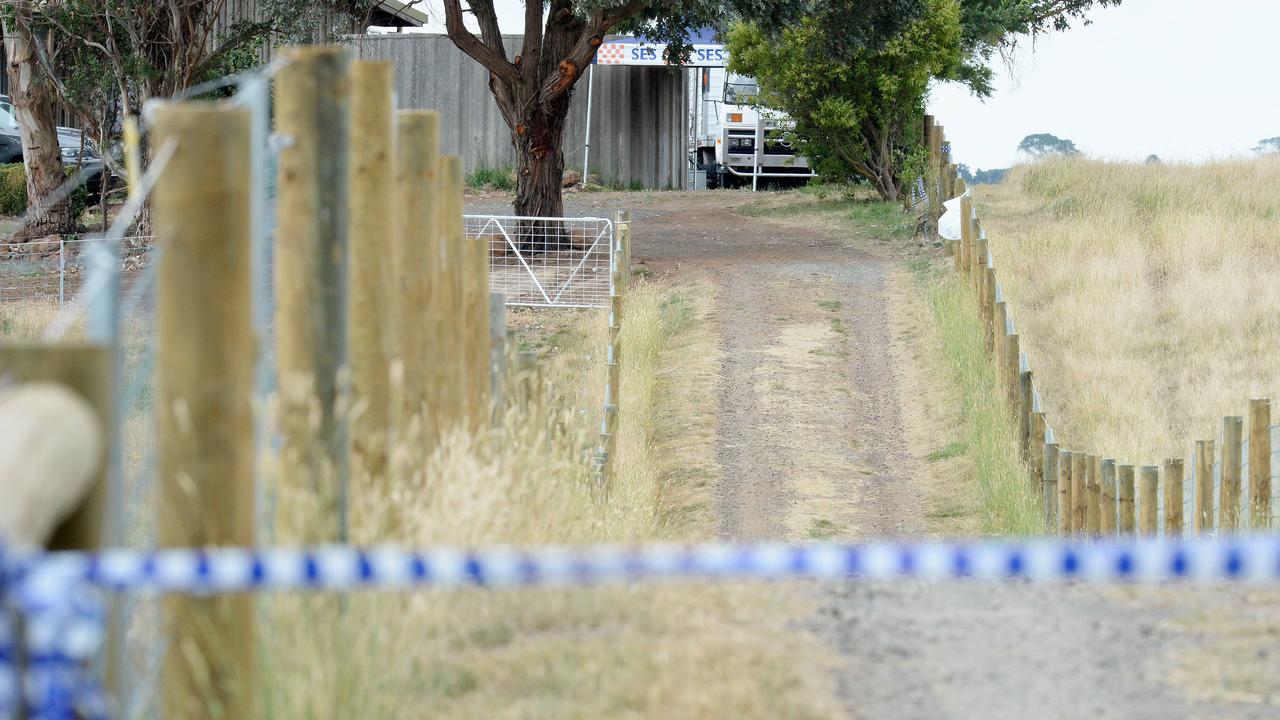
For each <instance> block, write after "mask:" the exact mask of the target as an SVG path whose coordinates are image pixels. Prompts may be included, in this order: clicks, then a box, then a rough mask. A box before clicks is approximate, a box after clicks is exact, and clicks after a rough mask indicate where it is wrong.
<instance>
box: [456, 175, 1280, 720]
mask: <svg viewBox="0 0 1280 720" xmlns="http://www.w3.org/2000/svg"><path fill="white" fill-rule="evenodd" d="M749 200H751V198H750V196H749V195H748V194H745V193H733V192H714V193H697V194H693V193H660V194H653V193H646V194H591V195H572V196H569V198H568V199H567V203H566V204H567V209H568V212H569V213H571V214H601V213H608V214H610V215H611V214H612V211H611V210H610V209H609V208H614V207H631V208H632V209H633V214H634V217H635V218H636V220H637V221H638V222H637V223H636V226H635V231H634V251H635V255H636V258H637V260H638V261H639V264H640V266H641V267H647V268H649V269H650V270H651V271H654V272H659V273H663V272H665V273H673V274H680V273H690V274H693V275H697V276H701V277H707V278H710V279H711V281H712V282H713V283H714V284H715V285H716V288H717V297H718V308H717V312H716V318H717V323H718V332H719V335H720V343H721V350H722V352H723V358H724V361H723V367H722V371H721V378H722V379H721V385H720V388H719V404H720V410H719V418H718V432H719V443H718V447H719V453H718V457H717V460H718V462H719V465H720V467H721V474H722V480H721V483H720V486H719V487H718V488H717V491H716V505H717V507H716V509H717V511H718V513H719V518H720V530H721V535H722V536H723V537H725V538H727V539H749V540H761V539H804V538H807V537H820V536H821V537H825V536H838V537H845V538H854V539H857V538H869V537H882V536H898V537H920V536H921V535H923V533H924V527H925V523H924V519H923V515H924V507H925V504H926V501H927V497H926V496H927V494H928V492H929V489H928V488H927V487H922V486H921V485H920V484H919V482H918V481H915V480H913V478H917V477H918V476H919V473H920V471H921V468H920V467H919V466H918V464H916V463H917V461H916V460H914V459H913V458H916V457H920V453H918V452H912V451H911V449H910V448H908V447H907V446H906V443H907V440H906V437H907V435H908V434H907V433H906V432H905V431H904V428H903V422H904V420H903V413H902V411H901V408H902V407H903V402H904V399H909V398H904V396H905V395H907V394H909V393H911V392H915V391H916V389H914V388H909V387H904V386H903V383H902V381H901V378H900V372H899V369H900V367H901V365H902V363H910V362H913V360H912V359H911V357H910V356H909V354H907V353H903V352H902V351H901V350H900V349H896V346H895V343H894V342H893V332H894V328H893V327H892V324H891V320H890V313H889V312H888V308H887V302H888V300H887V297H886V294H887V293H886V284H887V283H888V282H889V279H890V276H891V273H893V271H894V270H895V268H897V267H899V263H900V261H899V257H898V256H896V255H895V254H894V252H893V251H891V250H888V249H886V245H885V244H884V243H881V242H876V241H874V240H873V239H872V240H866V241H856V240H851V241H843V242H842V241H838V240H836V239H834V238H831V237H829V236H827V235H825V234H823V233H821V232H817V231H814V230H812V229H804V228H803V227H798V226H796V225H794V224H788V225H785V226H784V225H780V224H775V223H771V222H768V221H766V220H762V219H759V218H753V217H747V216H744V215H741V214H738V213H736V212H734V211H733V208H734V207H735V206H740V205H742V204H744V203H746V202H748V201H749ZM499 202H500V200H494V199H492V198H480V199H477V200H475V201H473V203H472V204H471V205H469V206H468V212H495V213H496V212H502V211H503V210H502V208H501V205H499V204H498V203H499ZM837 303H838V305H837ZM813 587H814V589H813V592H815V593H817V594H818V597H817V605H818V606H819V608H820V610H819V611H818V613H817V614H816V616H815V617H813V618H811V619H810V620H809V621H807V622H806V623H805V624H804V625H805V629H806V630H808V631H811V632H814V633H816V634H817V635H818V636H819V637H821V638H822V640H823V641H824V642H826V643H827V644H829V646H830V647H832V648H833V649H835V650H836V651H837V652H838V654H839V656H840V657H841V659H842V660H843V662H842V664H841V667H840V668H839V669H838V670H837V671H836V672H835V677H834V678H833V682H834V684H835V686H836V688H837V692H838V694H839V697H840V698H841V700H842V701H843V703H844V705H845V707H846V709H847V711H848V714H849V716H851V717H865V718H1079V717H1094V718H1166V717H1205V718H1254V717H1257V718H1262V717H1280V708H1277V707H1275V706H1274V705H1272V704H1271V703H1277V704H1280V696H1278V695H1276V694H1267V693H1266V692H1254V691H1240V692H1237V691H1235V690H1233V689H1232V688H1231V687H1230V686H1231V682H1229V681H1228V680H1225V679H1222V680H1219V681H1218V682H1216V683H1214V682H1211V683H1209V684H1208V685H1206V684H1204V683H1202V682H1196V683H1189V682H1188V681H1189V680H1191V679H1193V678H1198V677H1200V676H1201V675H1204V674H1207V673H1198V672H1196V662H1195V660H1196V659H1197V658H1201V657H1206V658H1212V657H1214V652H1216V651H1218V650H1219V649H1220V648H1221V647H1223V643H1224V642H1226V641H1227V640H1231V641H1232V642H1234V640H1235V639H1233V638H1231V637H1230V635H1229V633H1227V634H1226V635H1224V633H1225V632H1226V631H1224V630H1223V629H1222V627H1221V626H1220V625H1215V624H1214V622H1212V621H1209V620H1206V618H1218V617H1222V616H1224V615H1231V614H1232V613H1235V612H1236V608H1241V612H1242V613H1251V614H1252V615H1253V616H1255V619H1256V622H1255V624H1254V625H1252V626H1248V627H1262V628H1264V629H1265V633H1264V634H1263V635H1262V636H1261V637H1259V638H1252V640H1253V641H1252V642H1249V643H1245V644H1244V645H1243V646H1242V648H1244V649H1241V650H1240V651H1239V652H1240V653H1247V654H1246V655H1245V656H1243V657H1238V659H1237V660H1236V661H1237V662H1240V663H1245V664H1249V663H1253V664H1257V665H1258V666H1259V667H1262V668H1265V670H1266V671H1267V672H1270V673H1271V675H1274V674H1275V673H1276V672H1277V671H1280V667H1278V666H1277V658H1280V627H1278V626H1280V623H1278V622H1276V621H1275V620H1274V618H1272V619H1270V620H1268V619H1266V618H1269V617H1271V615H1270V608H1271V607H1275V601H1276V599H1277V598H1276V595H1275V594H1274V593H1268V594H1262V595H1260V594H1258V593H1256V592H1255V593H1246V592H1245V591H1244V590H1241V589H1239V588H1233V589H1230V590H1229V591H1224V590H1222V589H1214V588H1200V589H1169V588H1143V589H1134V588H1107V587H1097V586H1085V585H1075V584H1038V585H1032V584H1028V583H1009V584H1001V585H990V584H987V585H978V584H966V583H949V584H938V585H931V584H926V583H916V582H895V583H884V584H877V583H832V584H825V585H816V586H813ZM1224 637H1225V638H1226V639H1224ZM1228 647H1232V648H1234V647H1235V645H1228ZM1205 662H1212V661H1209V660H1206V661H1205ZM1219 674H1222V671H1221V669H1220V668H1219ZM1245 675H1246V676H1247V675H1248V673H1245ZM1270 686H1271V687H1274V682H1272V683H1271V685H1270Z"/></svg>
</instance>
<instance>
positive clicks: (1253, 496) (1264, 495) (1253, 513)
mask: <svg viewBox="0 0 1280 720" xmlns="http://www.w3.org/2000/svg"><path fill="white" fill-rule="evenodd" d="M1249 527H1250V528H1252V529H1254V530H1269V529H1271V401H1270V400H1268V399H1267V398H1254V399H1252V400H1250V401H1249Z"/></svg>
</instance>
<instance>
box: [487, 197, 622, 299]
mask: <svg viewBox="0 0 1280 720" xmlns="http://www.w3.org/2000/svg"><path fill="white" fill-rule="evenodd" d="M464 218H465V227H466V233H467V237H468V238H470V239H477V240H483V241H485V242H486V243H487V245H488V248H489V263H490V270H489V289H490V290H492V291H493V292H500V293H502V294H503V295H504V296H505V297H506V301H507V304H508V305H524V306H529V307H566V308H598V307H605V306H607V305H608V304H609V283H610V278H611V277H612V272H611V270H612V267H613V258H614V255H613V250H614V228H613V221H611V220H609V219H607V218H597V217H579V218H535V217H519V216H513V215H466V216H464Z"/></svg>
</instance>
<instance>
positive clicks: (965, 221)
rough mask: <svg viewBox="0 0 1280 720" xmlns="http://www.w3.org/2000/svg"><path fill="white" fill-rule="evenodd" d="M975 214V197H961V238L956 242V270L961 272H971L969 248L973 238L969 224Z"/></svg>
mask: <svg viewBox="0 0 1280 720" xmlns="http://www.w3.org/2000/svg"><path fill="white" fill-rule="evenodd" d="M972 214H973V199H972V198H970V197H969V196H968V195H963V196H961V198H960V240H958V241H957V243H956V254H955V264H956V271H957V272H961V273H967V272H969V249H970V247H971V246H972V242H973V239H972V237H971V232H970V231H971V230H972V227H971V226H970V224H969V216H970V215H972Z"/></svg>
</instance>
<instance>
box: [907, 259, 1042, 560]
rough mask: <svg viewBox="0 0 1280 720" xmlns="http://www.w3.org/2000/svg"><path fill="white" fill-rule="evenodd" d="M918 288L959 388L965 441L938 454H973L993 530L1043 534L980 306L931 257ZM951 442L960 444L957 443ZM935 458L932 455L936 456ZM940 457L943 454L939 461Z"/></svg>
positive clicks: (980, 500)
mask: <svg viewBox="0 0 1280 720" xmlns="http://www.w3.org/2000/svg"><path fill="white" fill-rule="evenodd" d="M910 267H911V270H912V274H913V276H914V278H915V282H916V287H917V288H918V290H919V291H920V292H921V293H922V295H923V297H924V299H925V301H926V304H927V306H928V308H929V309H930V310H931V311H932V314H933V319H934V322H935V324H936V326H937V329H938V341H939V344H940V347H939V348H938V350H939V351H940V353H941V357H942V360H943V362H944V363H945V369H946V372H947V375H948V376H949V378H948V379H949V380H950V381H951V384H952V385H953V386H954V387H955V388H956V389H957V390H958V391H959V393H958V394H959V398H960V402H961V410H962V415H961V416H962V417H963V418H964V420H963V425H962V427H961V428H959V429H960V432H961V439H959V440H957V441H955V442H953V443H951V444H950V445H948V446H947V447H945V448H943V449H942V450H939V451H937V453H934V454H940V453H945V452H948V451H955V452H957V453H958V452H960V451H959V450H958V448H959V447H961V446H963V447H964V448H965V450H964V452H967V453H969V454H970V456H971V457H972V458H973V483H974V489H975V490H976V494H977V497H976V501H977V513H978V515H979V518H980V523H981V529H982V531H983V532H985V533H989V534H994V535H1037V534H1042V533H1043V532H1044V526H1043V522H1042V520H1041V513H1040V501H1039V497H1038V493H1036V492H1035V491H1034V490H1033V488H1032V485H1031V480H1030V475H1029V472H1028V470H1027V467H1026V466H1025V465H1024V464H1023V463H1022V461H1021V459H1020V458H1019V457H1018V448H1017V443H1016V442H1015V441H1014V435H1015V430H1016V424H1015V422H1014V417H1013V413H1012V412H1011V411H1010V410H1009V408H1008V406H1007V405H1006V404H1005V403H1004V401H1003V397H1004V394H1003V392H1002V391H1001V389H1000V385H999V382H998V380H997V377H996V370H995V367H994V365H993V364H992V362H991V354H990V353H989V352H988V351H987V349H986V344H985V341H984V339H983V333H982V326H981V323H980V321H979V316H978V308H977V305H976V303H975V302H974V299H973V295H972V293H971V292H970V290H969V288H968V286H967V285H965V284H964V283H963V282H961V281H960V279H959V278H958V277H957V276H956V275H954V274H952V273H950V272H945V271H939V270H936V269H935V267H934V266H933V265H932V264H931V263H929V262H928V261H927V260H923V259H920V260H916V261H913V262H912V263H911V264H910ZM952 446H956V448H953V447H952ZM934 454H931V455H930V459H931V460H933V459H934V458H933V455H934ZM938 459H941V458H938Z"/></svg>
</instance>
